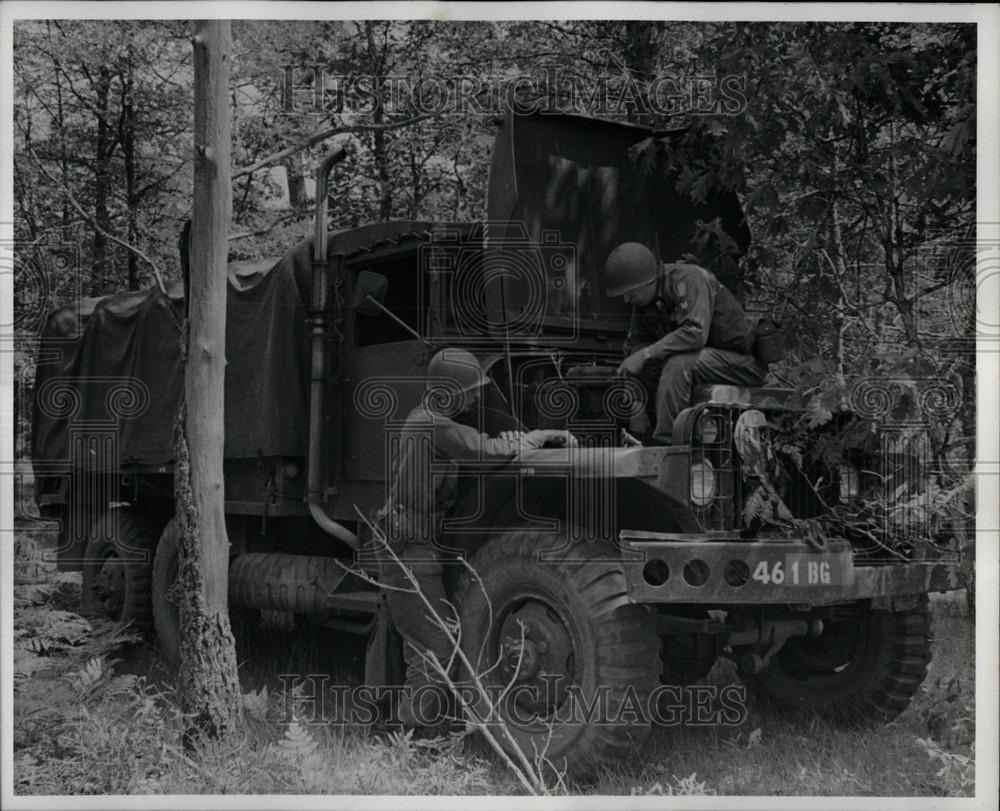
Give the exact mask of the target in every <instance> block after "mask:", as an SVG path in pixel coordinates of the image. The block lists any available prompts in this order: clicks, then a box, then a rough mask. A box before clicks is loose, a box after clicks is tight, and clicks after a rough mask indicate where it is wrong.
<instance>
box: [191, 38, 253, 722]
mask: <svg viewBox="0 0 1000 811" xmlns="http://www.w3.org/2000/svg"><path fill="white" fill-rule="evenodd" d="M231 54H232V38H231V34H230V24H229V22H228V21H205V20H200V21H198V22H196V23H195V37H194V133H195V137H194V144H195V164H194V206H193V216H192V227H191V251H190V261H191V279H190V295H189V296H188V299H187V307H188V324H187V330H188V335H187V356H186V364H185V370H184V397H185V406H184V407H183V408H182V409H181V412H180V414H179V415H178V421H177V448H176V466H175V470H176V472H175V491H176V496H177V525H178V533H179V538H180V552H179V559H178V573H177V578H178V583H179V589H178V592H179V604H180V605H179V607H180V622H181V669H180V694H181V704H182V706H183V708H184V710H185V712H187V713H189V717H190V718H191V719H192V720H191V722H190V724H191V726H190V727H189V729H188V736H187V738H186V740H187V741H191V740H192V739H193V738H194V737H195V736H196V735H209V736H221V735H223V734H225V733H227V732H230V731H232V730H233V729H234V728H236V727H238V726H239V725H241V723H242V715H243V703H242V693H241V691H240V684H239V677H238V675H237V671H236V649H235V644H234V641H233V635H232V630H231V628H230V625H229V614H228V608H227V603H228V587H229V582H228V578H229V540H228V538H227V537H226V523H225V514H224V491H223V477H222V459H223V432H224V427H225V426H224V411H223V395H224V380H225V377H224V375H225V338H226V258H227V257H226V252H227V247H226V235H227V231H228V228H229V222H230V219H231V217H232V186H231V176H230V175H231V167H230V132H231V123H230V119H229V105H228V88H229V71H230V56H231Z"/></svg>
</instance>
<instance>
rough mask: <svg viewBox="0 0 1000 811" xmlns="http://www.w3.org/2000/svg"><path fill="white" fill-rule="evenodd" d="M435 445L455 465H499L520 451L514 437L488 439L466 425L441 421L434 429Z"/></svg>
mask: <svg viewBox="0 0 1000 811" xmlns="http://www.w3.org/2000/svg"><path fill="white" fill-rule="evenodd" d="M434 444H435V445H437V448H438V450H439V451H440V452H441V454H442V455H444V456H446V457H447V458H449V459H453V460H455V461H456V462H485V463H487V464H491V463H495V464H501V463H503V462H506V461H507V460H508V459H510V458H511V457H513V456H514V455H515V454H516V453H518V451H520V450H521V447H522V445H521V441H520V440H519V439H517V438H516V437H515V436H513V435H510V434H508V435H507V436H498V437H491V436H489V435H487V434H484V433H481V432H479V431H477V430H476V429H475V428H472V427H471V426H468V425H461V424H459V423H457V422H453V421H452V420H441V421H439V422H438V424H437V425H436V426H435V430H434Z"/></svg>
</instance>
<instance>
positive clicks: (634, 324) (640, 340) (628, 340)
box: [624, 307, 650, 357]
mask: <svg viewBox="0 0 1000 811" xmlns="http://www.w3.org/2000/svg"><path fill="white" fill-rule="evenodd" d="M649 343H650V336H649V334H648V333H647V331H646V329H645V328H644V327H643V319H642V318H641V317H640V315H639V308H638V307H633V308H632V320H631V321H629V324H628V335H626V336H625V346H624V353H625V356H626V357H627V356H629V355H631V354H632V353H633V352H635V351H636V350H637V349H641V348H642V347H643V346H646V345H647V344H649Z"/></svg>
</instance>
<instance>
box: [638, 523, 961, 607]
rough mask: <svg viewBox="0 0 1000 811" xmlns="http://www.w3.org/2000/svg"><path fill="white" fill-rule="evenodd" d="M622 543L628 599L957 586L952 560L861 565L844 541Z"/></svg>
mask: <svg viewBox="0 0 1000 811" xmlns="http://www.w3.org/2000/svg"><path fill="white" fill-rule="evenodd" d="M621 547H622V549H621V552H622V560H623V563H624V568H625V581H626V586H627V588H628V596H629V599H630V600H631V601H632V602H634V603H705V604H714V605H725V604H729V605H768V604H790V603H793V604H800V605H813V606H818V605H833V604H837V603H848V602H855V601H857V600H866V599H879V598H893V597H906V596H913V595H918V594H923V593H927V592H932V591H951V590H953V589H957V588H961V582H960V580H959V562H958V560H934V561H919V562H918V561H900V562H892V563H886V564H884V565H875V566H859V565H856V564H855V562H854V560H853V555H852V553H851V548H850V545H849V544H848V543H847V542H846V541H832V542H830V543H829V544H828V545H827V546H826V547H825V548H823V549H817V548H816V547H814V546H811V545H810V544H808V543H807V542H806V541H804V540H796V539H788V540H786V539H781V540H774V539H769V540H757V541H748V540H737V539H735V538H733V536H732V535H729V536H728V537H725V536H721V535H705V536H695V537H691V536H690V535H685V536H682V535H678V534H668V533H656V532H628V531H626V532H623V533H622V534H621Z"/></svg>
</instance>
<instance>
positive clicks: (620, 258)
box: [604, 242, 767, 445]
mask: <svg viewBox="0 0 1000 811" xmlns="http://www.w3.org/2000/svg"><path fill="white" fill-rule="evenodd" d="M604 278H605V285H606V290H607V294H608V295H609V296H612V297H618V296H621V297H622V298H623V299H624V301H625V302H626V303H627V304H631V305H632V322H631V324H630V326H629V332H628V337H627V338H626V339H625V355H626V357H625V360H624V361H622V363H621V365H620V366H619V367H618V373H619V374H628V375H634V376H636V377H638V378H639V379H640V380H641V381H642V382H643V385H644V386H645V387H646V389H647V391H655V392H656V425H655V427H654V428H653V431H652V434H651V435H649V433H648V429H649V423H648V418H647V417H646V415H645V414H644V413H640V414H637V415H636V416H635V417H634V418H633V422H632V425H631V426H630V427H631V428H632V429H633V430H634V431H635V432H636V433H639V434H645V435H646V440H647V441H651V442H652V443H653V444H666V445H669V444H670V443H671V438H672V433H673V425H674V419H675V418H676V417H677V415H678V414H679V413H680V412H681V411H683V410H684V409H685V408H687V407H688V406H689V405H691V391H692V388H693V387H694V386H695V385H698V384H704V383H733V384H737V385H742V386H759V385H761V383H762V382H763V380H764V375H765V374H766V373H767V368H766V367H765V366H763V365H762V364H761V363H759V362H758V361H757V360H756V359H755V358H754V356H753V355H752V354H751V352H752V350H753V343H754V323H753V321H752V320H751V319H750V318H748V317H747V315H746V313H745V312H744V311H743V308H742V307H741V306H740V303H739V302H738V301H737V300H736V297H735V296H734V295H733V294H732V293H731V292H730V291H729V290H728V289H727V288H726V287H725V286H724V285H722V283H720V282H719V280H718V279H716V278H715V276H714V275H713V274H712V273H710V272H709V271H707V270H705V269H704V268H702V267H698V266H697V265H689V264H684V263H680V262H678V263H670V264H665V263H661V262H659V261H657V259H656V257H655V256H653V253H652V252H651V251H650V250H649V249H648V248H646V247H645V246H644V245H640V244H639V243H637V242H625V243H623V244H621V245H619V246H618V247H617V248H615V249H614V250H613V251H612V252H611V254H610V255H609V256H608V259H607V261H606V262H605V265H604Z"/></svg>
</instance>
